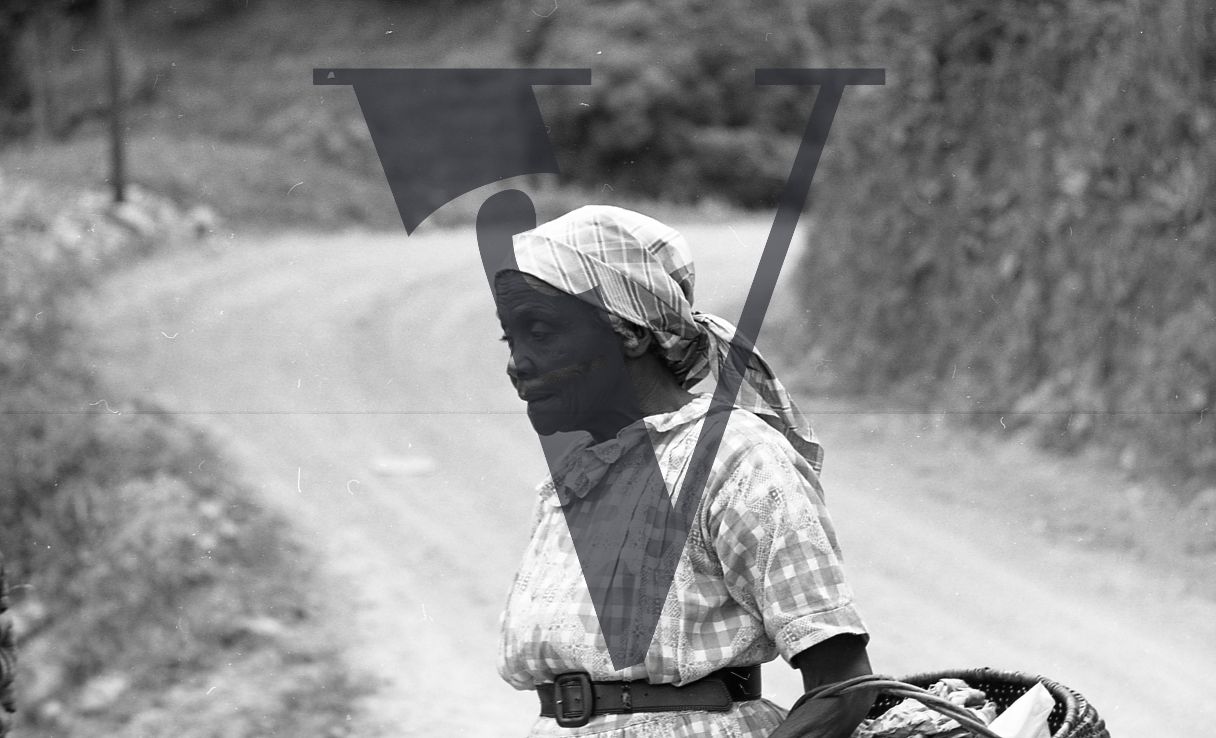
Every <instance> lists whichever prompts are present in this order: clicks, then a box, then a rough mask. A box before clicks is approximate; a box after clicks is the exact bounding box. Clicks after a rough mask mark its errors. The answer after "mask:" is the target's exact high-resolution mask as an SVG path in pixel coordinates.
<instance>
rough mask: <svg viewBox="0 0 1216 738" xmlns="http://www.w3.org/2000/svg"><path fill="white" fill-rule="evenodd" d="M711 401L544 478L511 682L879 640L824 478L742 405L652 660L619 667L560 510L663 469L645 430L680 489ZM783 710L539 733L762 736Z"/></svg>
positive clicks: (642, 719)
mask: <svg viewBox="0 0 1216 738" xmlns="http://www.w3.org/2000/svg"><path fill="white" fill-rule="evenodd" d="M709 404H710V403H709V396H708V395H700V396H698V397H696V398H695V399H694V400H692V401H691V402H689V403H688V404H687V405H685V406H684V407H683V408H681V409H679V410H677V411H675V412H673V413H667V414H662V415H655V416H651V417H648V418H645V419H644V420H643V421H640V422H639V423H637V424H634V425H633V426H630V427H628V428H626V429H625V430H623V431H622V432H621V433H620V434H619V435H618V436H617V437H616V438H615V439H611V440H608V441H605V442H603V443H600V444H595V445H591V442H590V440H587V441H586V442H584V443H583V444H581V445H580V446H577V447H575V448H574V450H572V451H571V452H570V454H569V455H568V456H567V457H566V459H565V462H564V463H563V464H562V465H561V466H560V467H559V474H558V477H557V481H556V483H555V481H554V478H549V479H547V480H546V481H545V482H544V483H542V484H541V486H540V488H539V499H538V501H537V507H536V515H535V527H534V529H533V533H532V538H531V541H530V543H529V544H528V547H527V549H526V551H525V553H524V557H523V562H522V563H521V565H520V568H519V572H518V574H516V577H515V581H514V583H513V585H512V587H511V591H510V594H509V597H508V600H507V606H506V610H505V612H504V613H503V616H502V641H501V645H502V650H501V660H500V664H499V673H500V674H501V675H502V677H503V678H504V679H505V680H506V681H507V682H509V683H510V684H511V685H512V686H514V687H515V688H517V689H534V688H535V686H536V685H537V684H541V683H545V682H551V681H553V678H554V676H555V675H556V674H560V673H562V672H566V671H586V672H589V673H590V675H591V678H592V679H595V680H632V679H648V680H649V681H651V682H652V683H663V682H670V683H673V684H676V685H681V684H686V683H688V682H692V681H695V680H697V679H700V678H701V677H703V676H705V675H707V674H709V673H710V672H712V671H715V670H717V669H721V668H724V667H728V666H747V665H752V664H760V663H764V662H767V661H771V660H773V659H774V658H776V656H777V655H778V654H780V655H781V656H782V657H784V658H785V659H787V660H788V659H790V658H791V657H793V656H794V655H796V654H797V653H799V652H801V651H803V650H805V649H807V648H809V647H811V646H813V645H815V644H817V643H820V642H821V641H824V640H827V639H828V638H830V637H832V636H834V635H838V634H841V633H856V634H862V635H865V633H866V631H865V626H864V624H863V623H862V621H861V618H860V616H859V615H858V612H857V610H856V608H855V607H854V605H853V594H852V591H851V589H850V588H849V585H848V584H847V583H846V582H845V579H844V572H843V570H842V568H841V557H840V550H839V547H838V546H837V543H836V535H835V532H834V530H833V527H832V523H831V520H830V518H829V517H828V513H827V509H826V508H825V507H824V503H823V494H822V490H821V488H820V486H819V482H818V477H817V475H816V473H815V472H814V471H813V470H812V469H811V467H810V465H809V464H808V463H807V461H806V460H805V459H804V458H803V457H802V456H800V455H799V454H798V453H797V452H796V451H794V449H793V448H792V447H791V446H790V444H789V443H788V442H787V441H786V440H785V438H784V437H782V435H781V434H780V433H779V432H778V431H776V430H774V429H773V428H772V427H771V426H769V425H768V424H767V423H765V422H764V421H762V420H760V419H759V418H757V417H756V416H755V415H753V414H751V413H750V412H747V411H745V410H739V409H736V410H735V411H733V412H732V414H731V416H730V422H729V424H728V425H727V428H726V434H725V437H724V438H723V441H722V445H721V448H720V450H719V452H718V455H717V458H716V459H715V460H714V464H713V467H712V471H711V473H710V476H709V481H708V483H707V485H706V488H705V491H704V493H703V495H702V498H701V501H700V506H699V508H698V511H697V515H696V519H695V521H694V523H693V525H692V527H691V530H690V532H689V536H688V542H687V544H686V545H685V548H684V552H683V554H682V556H681V559H680V563H679V565H678V567H677V569H676V575H675V581H674V583H673V585H672V588H671V591H670V592H669V593H668V595H667V599H666V601H665V602H664V603H663V607H662V615H661V618H660V620H659V624H658V627H657V629H656V631H655V635H654V639H653V640H652V641H651V644H650V648H649V650H648V651H647V652H646V657H645V660H644V662H643V663H641V664H638V665H635V666H632V667H629V668H626V669H621V670H617V669H615V668H614V667H613V665H612V661H611V659H610V658H609V655H608V651H607V648H606V646H605V641H604V638H603V635H602V633H601V630H600V626H599V621H598V620H597V618H596V612H595V609H594V606H593V604H592V600H591V596H590V594H589V592H588V589H587V585H586V581H585V579H584V574H583V571H582V569H581V568H580V565H579V559H578V556H577V554H576V552H575V549H574V545H573V542H572V540H571V537H570V532H569V528H568V526H567V523H566V520H565V517H564V515H563V510H562V506H563V505H587V504H602V503H603V502H604V500H603V499H600V498H607V497H608V496H610V495H611V493H612V492H613V488H616V489H617V490H619V489H624V488H628V486H631V485H638V484H642V482H639V481H638V476H637V475H639V474H645V473H647V470H653V469H654V468H655V466H654V462H653V460H651V461H649V462H648V461H647V460H646V459H645V457H644V456H643V454H649V453H650V452H651V447H650V445H649V444H646V443H641V442H640V440H641V438H643V437H644V436H640V435H639V434H640V433H644V432H648V433H649V434H650V437H651V440H652V442H653V448H654V452H655V453H656V455H657V456H658V461H659V464H658V467H659V470H660V472H661V473H662V475H663V477H664V480H665V481H666V482H667V489H668V490H672V489H676V490H678V489H679V487H678V484H677V482H678V480H679V479H680V478H681V477H682V476H683V474H684V473H685V472H686V470H687V466H688V462H689V459H690V457H691V455H692V451H693V449H694V447H695V445H696V440H697V437H698V434H699V431H700V428H701V423H700V421H701V420H702V419H703V418H704V416H705V414H706V412H707V411H708V408H709ZM643 423H644V424H643ZM618 485H624V486H618ZM784 714H785V711H784V710H782V709H780V708H778V707H777V706H775V705H773V704H772V703H770V702H768V701H767V700H755V701H750V702H741V703H736V704H735V707H734V708H733V709H732V710H731V711H730V712H726V713H714V712H705V711H680V712H670V713H639V714H636V715H606V716H600V717H597V718H594V719H593V720H592V721H591V723H590V724H588V725H587V726H585V727H583V728H576V729H566V728H559V727H557V725H556V721H554V720H553V719H552V718H538V720H537V722H536V723H535V725H534V726H533V729H532V733H531V735H533V736H568V735H580V736H588V735H595V736H601V738H609V737H614V736H619V737H620V738H625V737H626V736H630V737H631V738H632V737H638V736H641V737H645V738H657V737H659V736H662V737H663V738H677V737H680V736H753V735H755V736H760V735H768V733H769V732H770V731H771V730H772V729H773V728H775V727H776V726H777V725H778V724H779V723H780V721H781V720H782V719H783V717H784Z"/></svg>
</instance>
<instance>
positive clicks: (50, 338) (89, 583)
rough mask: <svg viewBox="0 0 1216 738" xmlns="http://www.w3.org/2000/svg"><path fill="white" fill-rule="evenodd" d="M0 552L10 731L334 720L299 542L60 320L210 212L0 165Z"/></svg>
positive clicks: (346, 693)
mask: <svg viewBox="0 0 1216 738" xmlns="http://www.w3.org/2000/svg"><path fill="white" fill-rule="evenodd" d="M2 185H3V189H4V191H5V193H6V197H5V198H4V200H3V202H2V203H0V254H2V255H3V257H2V258H3V261H4V269H3V270H0V389H2V390H3V391H2V392H0V413H2V414H3V418H4V422H3V425H2V426H0V449H3V451H2V452H0V550H3V552H4V555H5V560H6V562H7V566H8V576H9V585H10V587H11V590H12V591H11V602H12V605H13V615H14V619H15V621H16V631H17V639H18V648H19V652H20V661H19V671H18V682H17V698H18V703H19V712H18V714H17V720H16V724H15V730H16V731H17V733H18V734H19V735H22V736H31V737H34V738H38V737H40V736H48V737H49V736H70V735H109V736H142V735H176V736H191V737H193V736H198V737H200V738H201V737H203V736H219V735H224V736H255V735H258V736H260V735H268V734H289V735H344V734H345V733H344V728H343V725H344V724H345V721H346V717H347V716H346V706H347V705H348V704H349V702H350V699H351V696H352V695H353V694H354V693H355V692H356V691H357V688H356V686H355V685H354V684H353V683H352V682H351V680H350V678H349V676H348V675H347V674H346V672H345V671H344V670H343V668H342V662H341V660H340V659H339V658H338V656H337V655H336V652H337V649H338V648H340V645H339V644H338V642H337V640H336V639H335V637H334V634H333V633H331V632H329V631H328V626H326V625H325V624H324V623H325V622H326V621H327V619H326V618H325V617H324V607H325V603H324V602H322V601H321V599H320V598H319V597H317V596H316V595H315V594H314V591H315V585H314V584H313V578H312V570H311V568H312V565H313V564H312V562H311V561H310V560H309V555H310V554H309V553H308V552H307V551H306V550H305V549H304V548H303V547H302V546H300V545H299V544H298V543H297V542H296V541H295V540H293V538H292V534H291V532H290V531H289V530H287V529H286V528H285V527H284V524H283V523H282V521H281V520H280V519H279V518H277V517H276V516H275V515H273V514H271V513H269V512H267V511H266V510H263V509H262V508H260V507H259V506H258V504H257V503H256V501H255V500H254V498H253V495H252V494H251V493H250V491H249V488H248V486H247V484H246V483H245V481H244V480H243V479H242V478H241V476H240V474H239V472H237V471H236V470H234V469H233V468H232V467H231V466H230V465H229V464H228V463H227V462H226V461H225V460H224V458H223V456H222V455H221V454H220V453H219V452H218V451H217V449H216V447H215V444H214V443H213V442H212V441H211V439H209V438H208V437H207V436H206V435H205V434H204V433H203V432H201V431H200V430H198V429H196V428H193V427H191V426H189V425H187V424H186V423H184V422H182V421H181V420H180V419H179V418H175V417H173V416H170V415H165V414H161V413H159V412H158V409H157V408H156V407H154V406H151V405H146V406H139V407H114V406H111V404H110V403H108V402H107V401H106V399H105V398H106V388H105V387H104V386H103V385H102V384H101V383H99V382H98V381H97V380H95V379H94V378H93V377H92V376H91V370H90V360H89V357H88V356H87V355H85V354H84V353H82V351H81V350H80V349H79V348H78V345H79V344H80V343H81V342H80V341H78V340H77V339H78V336H77V335H76V333H75V332H76V328H75V325H74V317H75V316H76V315H79V314H80V311H86V310H88V309H89V308H88V289H89V286H90V284H91V283H93V282H94V281H95V280H97V279H98V278H99V277H101V276H102V275H104V274H105V273H106V272H107V271H109V270H113V269H117V268H121V267H122V266H123V265H126V264H129V263H130V262H131V261H132V260H135V259H138V258H140V257H141V256H142V255H144V254H149V253H151V252H153V251H159V250H163V249H166V248H174V247H177V246H180V245H183V244H189V245H190V246H191V247H196V246H198V245H201V243H202V242H200V241H199V240H198V239H199V237H200V236H202V237H210V233H209V231H211V230H213V228H212V226H213V225H214V223H213V218H212V216H210V215H209V213H207V212H205V211H190V212H187V211H183V210H182V209H180V208H178V207H176V206H175V205H174V204H173V203H172V202H170V201H168V200H165V199H164V198H161V197H159V196H156V195H153V194H151V193H149V192H147V191H143V190H135V191H133V192H132V197H131V201H130V202H128V203H127V204H125V205H123V206H120V207H117V208H115V207H112V206H110V205H108V204H107V203H106V201H105V196H104V195H103V194H101V193H98V192H88V191H71V192H69V191H52V190H48V189H47V188H45V187H42V186H38V185H34V184H31V183H28V182H25V181H22V180H14V179H13V178H11V177H4V178H3V180H2Z"/></svg>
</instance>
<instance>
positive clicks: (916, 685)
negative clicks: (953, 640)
mask: <svg viewBox="0 0 1216 738" xmlns="http://www.w3.org/2000/svg"><path fill="white" fill-rule="evenodd" d="M940 679H962V680H963V681H965V682H967V685H968V686H970V687H974V688H975V689H978V690H981V691H982V692H984V694H985V695H987V696H988V699H990V700H992V701H993V702H995V703H996V704H997V706H998V707H1000V708H1001V710H1004V709H1005V708H1007V707H1009V705H1011V704H1013V702H1014V701H1015V700H1016V699H1017V698H1018V697H1021V696H1022V695H1023V694H1025V693H1026V691H1027V690H1029V689H1030V688H1031V687H1033V686H1034V685H1035V682H1040V683H1042V685H1043V686H1044V687H1046V688H1047V691H1048V692H1050V693H1051V696H1052V697H1053V698H1054V699H1055V702H1056V704H1055V707H1054V708H1052V711H1051V714H1050V715H1049V716H1048V718H1047V725H1048V727H1049V728H1050V729H1051V736H1052V738H1110V733H1108V732H1107V730H1106V724H1105V723H1104V722H1103V721H1102V718H1101V717H1099V716H1098V713H1097V711H1096V710H1094V707H1093V705H1091V704H1089V702H1088V701H1087V700H1086V699H1085V698H1084V697H1082V696H1081V695H1080V694H1078V693H1077V692H1075V691H1073V690H1072V689H1069V688H1068V687H1065V686H1064V685H1063V684H1060V683H1059V682H1056V681H1054V680H1051V679H1048V678H1046V677H1041V676H1036V675H1033V674H1026V673H1023V672H1016V671H1000V670H998V669H989V668H981V669H962V670H951V671H935V672H927V673H924V674H914V675H912V676H908V677H904V678H902V679H898V680H896V679H891V678H890V677H882V676H869V677H859V678H857V679H850V680H848V681H845V682H840V683H838V684H833V685H828V686H827V687H824V688H822V689H819V690H816V691H815V695H816V696H821V697H827V696H831V695H835V694H843V693H845V692H850V691H855V690H861V689H874V688H877V689H879V690H881V691H880V694H879V696H878V699H877V700H876V701H875V702H874V707H873V708H872V709H871V710H870V715H869V716H870V717H878V716H879V715H881V714H882V713H884V712H886V711H887V710H889V709H890V708H892V707H894V706H895V705H897V704H899V703H900V702H902V701H903V700H904V699H906V698H908V697H911V698H913V699H916V700H919V701H920V702H922V703H923V704H925V705H926V706H928V707H930V708H932V709H935V710H938V711H939V712H941V713H943V714H945V715H949V716H950V717H952V718H954V719H955V720H957V721H958V722H959V723H960V724H962V725H963V726H964V727H967V728H970V729H971V731H972V732H973V733H974V734H975V735H977V736H982V737H984V738H993V736H995V734H994V733H992V731H990V730H988V729H987V728H985V727H984V726H983V724H982V723H979V722H978V721H976V720H975V719H974V717H973V716H972V715H971V713H970V712H969V711H966V710H963V709H962V708H959V707H957V706H955V705H953V704H951V703H950V702H947V701H946V700H943V699H941V698H940V697H936V696H934V695H931V694H929V693H928V692H926V691H925V690H926V689H927V688H928V687H929V686H930V685H931V684H933V683H934V682H936V681H938V680H940ZM996 738H999V736H997V737H996Z"/></svg>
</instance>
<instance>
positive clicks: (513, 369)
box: [507, 350, 536, 380]
mask: <svg viewBox="0 0 1216 738" xmlns="http://www.w3.org/2000/svg"><path fill="white" fill-rule="evenodd" d="M518 354H519V351H518V350H515V351H512V352H511V353H510V354H509V355H508V356H507V376H508V377H510V378H511V379H512V380H520V379H529V378H531V377H532V376H533V375H534V374H535V373H536V367H535V365H534V364H533V363H532V361H531V359H529V358H528V357H526V356H519V355H518Z"/></svg>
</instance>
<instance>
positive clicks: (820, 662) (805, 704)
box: [769, 635, 876, 738]
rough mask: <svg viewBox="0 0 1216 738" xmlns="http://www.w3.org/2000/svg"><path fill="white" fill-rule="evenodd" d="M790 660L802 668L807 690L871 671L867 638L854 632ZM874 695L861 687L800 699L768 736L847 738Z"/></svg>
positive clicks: (819, 645)
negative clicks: (837, 694) (830, 694)
mask: <svg viewBox="0 0 1216 738" xmlns="http://www.w3.org/2000/svg"><path fill="white" fill-rule="evenodd" d="M790 663H792V664H793V665H794V666H795V667H796V668H797V669H798V670H799V671H801V672H802V686H803V688H804V689H805V690H807V691H808V692H809V691H811V690H812V689H815V688H817V687H821V686H823V685H825V684H832V683H834V682H839V681H844V680H845V679H850V678H852V677H855V676H863V675H865V674H870V673H871V670H870V658H869V656H868V655H867V654H866V645H865V640H864V639H863V638H862V637H861V636H855V635H839V636H835V637H833V638H829V639H828V640H826V641H824V642H823V643H820V644H818V645H815V646H812V647H810V648H808V649H807V650H805V651H803V652H801V653H799V654H798V655H797V656H795V657H794V658H793V659H792V660H791V662H790ZM875 696H876V695H875V693H874V692H872V691H867V690H860V691H857V692H852V693H850V694H847V695H843V696H840V697H828V698H819V699H810V700H799V701H798V702H797V703H796V704H795V706H794V707H793V708H792V709H791V710H790V714H789V715H788V716H787V717H786V719H785V721H784V722H782V723H781V725H779V726H777V730H775V731H773V733H771V734H770V736H769V738H848V736H850V735H852V734H853V731H854V730H855V729H856V728H857V726H858V724H860V723H861V721H862V720H864V719H865V716H866V713H868V712H869V711H870V707H871V706H872V705H873V704H874V698H875Z"/></svg>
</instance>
